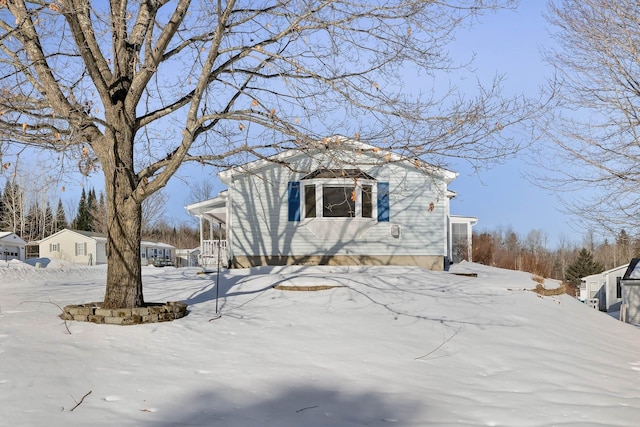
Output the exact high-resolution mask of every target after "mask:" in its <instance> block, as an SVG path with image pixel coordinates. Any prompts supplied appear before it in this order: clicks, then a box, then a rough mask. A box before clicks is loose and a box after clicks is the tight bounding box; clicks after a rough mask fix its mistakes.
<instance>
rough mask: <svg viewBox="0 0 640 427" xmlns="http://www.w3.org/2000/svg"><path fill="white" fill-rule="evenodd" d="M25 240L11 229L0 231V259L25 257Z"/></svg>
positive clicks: (23, 258) (20, 258)
mask: <svg viewBox="0 0 640 427" xmlns="http://www.w3.org/2000/svg"><path fill="white" fill-rule="evenodd" d="M26 245H27V242H25V241H24V240H22V239H21V238H20V237H19V236H18V235H17V234H16V233H12V232H11V231H3V232H0V259H2V260H3V261H10V260H12V259H18V260H20V261H24V260H25V259H26V253H25V246H26Z"/></svg>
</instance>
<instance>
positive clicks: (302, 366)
mask: <svg viewBox="0 0 640 427" xmlns="http://www.w3.org/2000/svg"><path fill="white" fill-rule="evenodd" d="M456 271H457V272H474V273H477V275H478V277H468V276H463V275H456V274H453V273H452V272H456ZM197 272H198V270H197V269H189V268H183V269H175V268H153V267H145V269H144V283H145V299H146V301H149V302H164V301H175V300H182V301H185V302H187V303H188V304H189V310H190V314H189V315H188V316H187V317H185V318H183V319H179V320H177V321H174V322H170V323H158V324H149V325H138V326H111V325H94V324H91V323H83V322H69V325H68V326H69V329H70V331H71V334H69V333H68V332H67V330H66V328H65V325H64V322H63V321H62V320H61V319H60V318H59V317H58V315H59V314H60V310H59V308H58V307H57V306H56V305H59V306H64V305H67V304H78V303H84V302H90V301H99V300H101V297H102V294H103V290H104V280H105V275H106V269H105V267H104V266H96V267H76V266H70V265H64V264H61V263H57V262H51V263H49V264H48V265H46V268H34V267H32V266H30V265H26V264H23V263H19V262H11V263H9V264H6V263H0V408H1V409H0V425H2V426H38V425H47V426H57V425H65V426H87V425H96V426H102V425H105V426H106V425H109V426H114V425H117V426H224V427H227V426H241V427H245V426H279V427H280V426H284V427H288V426H291V427H294V426H295V427H299V426H341V427H342V426H345V427H348V426H364V425H366V426H391V425H396V426H636V425H638V424H639V423H640V329H638V328H637V327H635V326H632V325H628V324H623V323H621V322H618V321H617V320H615V319H613V318H611V317H610V316H607V315H606V314H604V313H600V312H598V311H596V310H593V309H590V308H589V307H587V306H586V305H584V304H581V303H579V302H577V301H576V300H575V299H573V298H571V297H569V296H565V295H563V296H559V297H556V296H553V297H541V296H538V295H537V294H535V293H533V292H530V291H528V290H527V289H531V288H534V287H535V285H536V283H535V282H534V281H533V280H532V278H531V275H530V274H527V273H522V272H514V271H508V270H501V269H496V268H490V267H486V266H482V265H477V264H469V263H462V264H459V265H456V266H454V268H453V269H452V272H431V271H426V270H422V269H419V268H407V267H272V268H254V269H246V270H231V271H224V272H223V274H222V277H221V284H220V289H219V299H218V303H219V311H220V312H221V313H222V317H221V318H219V319H217V320H211V319H214V318H215V306H216V299H215V295H216V290H215V286H214V282H213V280H214V279H215V275H199V274H197ZM276 284H280V285H287V286H314V285H335V286H339V287H336V288H333V289H330V290H323V291H317V292H297V291H284V290H277V289H273V288H272V286H273V285H276ZM549 285H551V284H549ZM89 392H90V394H89ZM78 403H79V404H78Z"/></svg>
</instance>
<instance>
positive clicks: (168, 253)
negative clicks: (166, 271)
mask: <svg viewBox="0 0 640 427" xmlns="http://www.w3.org/2000/svg"><path fill="white" fill-rule="evenodd" d="M175 250H176V247H175V246H172V245H170V244H168V243H161V242H150V241H146V240H143V241H142V242H140V257H141V258H142V265H149V264H151V265H156V266H160V267H164V266H165V265H173V263H174V258H175Z"/></svg>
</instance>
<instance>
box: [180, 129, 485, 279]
mask: <svg viewBox="0 0 640 427" xmlns="http://www.w3.org/2000/svg"><path fill="white" fill-rule="evenodd" d="M219 176H220V180H221V181H222V182H223V183H224V184H226V185H227V187H228V189H227V190H225V191H224V192H222V193H221V194H220V196H218V197H216V198H214V199H210V200H206V201H203V202H199V203H195V204H192V205H189V206H187V207H186V209H187V210H188V211H189V212H190V213H191V214H193V215H196V216H198V217H199V218H200V223H201V241H202V245H201V250H202V254H201V263H203V264H205V265H204V267H205V268H206V264H207V259H209V260H210V261H211V264H212V265H213V264H215V263H216V262H217V259H218V255H220V258H221V262H222V265H226V264H227V263H231V264H232V265H233V266H235V267H250V266H258V265H287V264H332V265H348V264H352V265H353V264H378V265H417V266H422V267H426V268H429V269H433V270H442V269H444V268H446V267H447V265H448V263H449V262H450V260H451V247H452V240H451V236H450V233H451V215H450V211H449V204H450V199H451V198H453V197H455V193H454V192H452V191H450V190H449V189H448V184H449V183H450V182H451V181H452V180H453V179H454V178H455V177H456V176H457V174H456V173H454V172H451V171H448V170H445V169H441V168H435V167H432V166H429V165H427V164H425V163H423V162H421V161H418V160H416V159H407V158H404V157H402V156H400V155H397V154H395V153H391V152H384V151H382V150H380V149H378V148H376V147H373V146H370V145H367V144H363V143H361V142H358V141H353V140H349V139H347V138H344V137H334V138H329V139H328V140H326V141H323V142H319V143H317V144H315V145H313V146H311V147H310V148H307V149H305V150H297V149H295V150H294V149H292V150H289V151H285V152H283V153H280V154H278V155H275V156H273V157H270V158H266V159H262V160H258V161H255V162H252V163H248V164H245V165H242V166H237V167H234V168H231V169H228V170H226V171H223V172H221V173H220V174H219ZM474 221H476V220H475V218H470V217H459V221H457V222H456V223H465V222H466V223H468V224H469V225H468V226H466V225H465V230H470V228H471V224H472V223H474ZM205 223H208V229H209V230H210V233H209V235H208V236H207V235H204V233H203V230H204V229H205V228H207V227H204V224H205ZM218 227H220V228H222V227H224V230H222V231H221V232H222V233H224V234H226V236H225V237H226V238H225V239H224V240H223V239H219V238H216V237H215V236H214V234H213V232H214V231H215V230H217V229H218ZM468 242H470V235H469V239H468ZM218 248H219V249H220V250H218ZM207 257H208V258H207Z"/></svg>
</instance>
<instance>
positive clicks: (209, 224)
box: [186, 192, 233, 273]
mask: <svg viewBox="0 0 640 427" xmlns="http://www.w3.org/2000/svg"><path fill="white" fill-rule="evenodd" d="M186 209H187V211H188V212H189V213H190V214H192V215H195V216H196V217H198V219H199V220H200V255H198V262H199V264H200V266H201V267H202V269H203V271H204V272H207V273H209V272H214V271H217V269H218V268H228V267H229V266H230V264H231V259H232V257H233V255H232V253H231V251H230V247H229V245H228V242H227V239H226V235H227V232H226V228H227V195H226V192H222V193H220V195H219V196H218V197H215V198H213V199H209V200H205V201H204V202H199V203H194V204H192V205H188V206H186Z"/></svg>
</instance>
